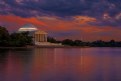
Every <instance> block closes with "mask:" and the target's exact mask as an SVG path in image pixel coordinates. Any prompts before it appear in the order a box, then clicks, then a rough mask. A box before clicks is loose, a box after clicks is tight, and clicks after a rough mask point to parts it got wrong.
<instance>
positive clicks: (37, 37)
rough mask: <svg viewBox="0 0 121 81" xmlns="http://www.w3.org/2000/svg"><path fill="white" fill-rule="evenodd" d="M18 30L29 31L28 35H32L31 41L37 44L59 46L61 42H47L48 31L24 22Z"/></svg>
mask: <svg viewBox="0 0 121 81" xmlns="http://www.w3.org/2000/svg"><path fill="white" fill-rule="evenodd" d="M18 32H29V35H30V36H32V37H33V43H34V44H35V45H37V46H60V45H61V44H56V43H50V42H47V35H48V33H47V32H45V31H42V30H39V29H38V28H37V27H35V26H34V25H32V24H26V25H24V26H22V27H20V28H19V30H18Z"/></svg>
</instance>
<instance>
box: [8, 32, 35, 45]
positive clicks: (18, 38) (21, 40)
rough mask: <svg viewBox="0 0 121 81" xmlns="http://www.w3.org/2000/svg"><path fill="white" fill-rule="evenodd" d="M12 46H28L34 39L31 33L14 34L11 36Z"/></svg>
mask: <svg viewBox="0 0 121 81" xmlns="http://www.w3.org/2000/svg"><path fill="white" fill-rule="evenodd" d="M10 38H11V40H10V45H11V46H26V45H30V44H32V42H33V40H32V37H31V36H29V33H27V32H24V33H12V34H11V35H10Z"/></svg>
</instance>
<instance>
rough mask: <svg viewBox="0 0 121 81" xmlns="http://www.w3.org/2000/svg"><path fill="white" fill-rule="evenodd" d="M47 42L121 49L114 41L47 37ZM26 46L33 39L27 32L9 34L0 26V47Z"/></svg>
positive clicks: (31, 43)
mask: <svg viewBox="0 0 121 81" xmlns="http://www.w3.org/2000/svg"><path fill="white" fill-rule="evenodd" d="M47 41H48V42H51V43H62V45H65V46H89V47H121V41H115V40H110V41H103V40H97V41H93V42H84V41H81V40H71V39H64V40H62V41H58V40H56V39H54V38H53V37H48V38H47ZM26 45H33V37H32V36H30V35H29V32H21V33H11V34H9V32H8V30H7V29H6V28H5V27H2V26H0V47H8V46H10V47H12V46H15V47H21V46H26Z"/></svg>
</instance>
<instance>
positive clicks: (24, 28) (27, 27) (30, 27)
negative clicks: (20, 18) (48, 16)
mask: <svg viewBox="0 0 121 81" xmlns="http://www.w3.org/2000/svg"><path fill="white" fill-rule="evenodd" d="M37 30H38V29H37V28H36V27H35V26H34V25H32V24H26V25H24V26H22V27H21V28H19V30H18V31H19V32H26V31H29V32H33V31H37Z"/></svg>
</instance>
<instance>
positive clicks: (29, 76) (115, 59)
mask: <svg viewBox="0 0 121 81" xmlns="http://www.w3.org/2000/svg"><path fill="white" fill-rule="evenodd" d="M0 81H121V48H35V49H18V50H17V49H16V50H0Z"/></svg>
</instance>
